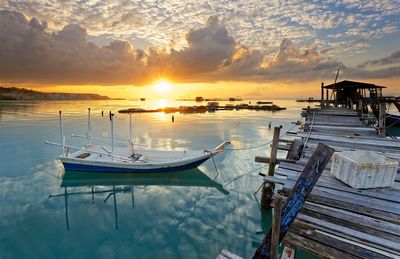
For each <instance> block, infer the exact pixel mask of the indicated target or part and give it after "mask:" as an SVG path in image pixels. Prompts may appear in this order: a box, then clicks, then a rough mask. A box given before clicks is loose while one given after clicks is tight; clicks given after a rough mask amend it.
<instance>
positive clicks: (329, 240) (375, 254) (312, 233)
mask: <svg viewBox="0 0 400 259" xmlns="http://www.w3.org/2000/svg"><path fill="white" fill-rule="evenodd" d="M290 232H293V233H296V234H298V235H301V236H304V237H307V238H309V239H311V240H313V241H315V242H319V243H321V244H324V245H327V246H330V247H333V248H335V249H337V250H340V251H346V253H349V254H351V255H353V256H356V257H361V258H393V257H389V256H390V255H393V254H391V253H388V252H386V251H382V250H377V249H375V248H373V247H370V246H367V245H361V244H360V243H358V242H351V241H350V240H343V239H342V238H339V237H338V236H335V235H332V234H330V233H327V232H325V231H321V230H316V229H313V228H312V226H310V225H309V224H306V223H304V222H302V221H299V220H296V221H295V222H294V224H293V225H292V226H291V228H290Z"/></svg>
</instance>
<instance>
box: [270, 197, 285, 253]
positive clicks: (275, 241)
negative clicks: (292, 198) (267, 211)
mask: <svg viewBox="0 0 400 259" xmlns="http://www.w3.org/2000/svg"><path fill="white" fill-rule="evenodd" d="M274 197H275V200H274V217H273V219H272V236H271V259H278V249H279V243H280V241H279V235H280V228H281V213H282V207H283V198H282V196H280V195H276V196H274Z"/></svg>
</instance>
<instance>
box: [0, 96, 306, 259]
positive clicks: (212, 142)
mask: <svg viewBox="0 0 400 259" xmlns="http://www.w3.org/2000/svg"><path fill="white" fill-rule="evenodd" d="M275 103H276V104H278V105H280V106H285V107H287V108H288V109H287V110H285V111H280V112H274V113H273V112H263V111H217V112H215V113H204V114H175V123H171V115H170V114H163V113H149V114H135V115H134V116H133V139H134V142H136V143H141V144H146V145H147V147H148V148H154V149H168V150H169V149H178V150H184V149H205V148H212V147H215V146H217V145H218V144H220V143H221V142H222V141H224V140H231V141H232V145H231V146H230V148H235V149H237V148H243V147H249V146H254V145H258V144H260V143H265V142H268V141H269V140H271V137H272V131H271V130H269V129H268V122H270V121H272V126H279V125H282V126H283V131H286V130H288V129H290V128H292V127H293V124H292V123H291V122H293V121H296V120H298V119H300V118H299V114H300V109H301V107H302V105H306V104H304V103H296V102H295V101H285V100H277V101H275ZM183 104H185V105H190V104H191V103H189V102H180V103H175V102H171V101H167V100H161V101H157V102H129V101H79V102H72V101H65V102H23V103H21V102H20V103H14V102H0V209H1V210H0V255H1V258H87V257H90V258H92V257H96V258H159V257H163V258H215V257H216V256H217V255H218V253H219V252H220V251H221V250H222V249H228V250H230V251H232V252H234V253H236V254H238V255H240V256H243V257H250V256H251V255H252V254H253V253H254V251H255V249H256V248H257V246H258V244H259V243H260V241H261V240H262V238H263V232H265V231H266V230H267V229H268V226H269V225H268V224H269V222H270V213H261V212H260V209H259V206H258V202H257V199H256V198H255V196H254V195H253V193H254V192H255V191H256V190H257V189H258V187H259V186H260V184H261V183H262V179H261V177H260V176H258V173H259V172H260V171H263V170H265V168H264V169H259V170H256V169H257V168H260V167H261V166H263V165H262V164H257V163H255V162H254V156H255V155H266V154H267V153H268V152H269V146H268V145H266V146H262V147H260V148H257V149H249V150H235V151H229V150H227V151H225V152H224V153H223V154H221V155H219V156H217V157H215V163H216V165H217V168H218V172H219V174H218V173H217V171H216V170H215V168H214V165H213V162H212V160H209V161H207V162H206V163H204V164H203V165H201V166H200V167H199V168H198V169H196V170H190V171H185V172H179V173H169V174H166V175H159V174H150V175H143V174H140V175H132V174H128V175H126V174H118V175H112V176H110V175H109V174H98V173H97V174H94V173H80V172H67V174H65V173H64V170H63V167H62V165H61V164H60V163H59V162H58V161H56V159H57V156H58V155H59V154H60V152H61V151H60V148H58V147H54V146H48V145H45V144H44V140H45V139H47V140H50V141H56V142H59V130H58V117H57V116H58V110H62V111H63V122H64V134H65V135H66V136H70V135H71V134H72V133H75V134H85V132H86V127H87V108H88V107H91V109H92V136H95V137H100V138H104V141H101V143H100V141H98V142H96V141H94V142H95V143H99V144H102V145H105V146H107V145H109V142H108V140H107V136H109V120H108V117H107V113H108V111H109V110H112V111H113V112H115V114H116V115H115V134H116V138H118V139H127V137H128V134H129V133H128V132H129V117H128V115H124V114H118V113H117V110H118V109H123V108H128V107H133V106H135V107H145V108H154V107H157V106H158V107H160V106H165V105H167V106H175V105H183ZM101 111H104V114H105V116H104V117H102V116H101ZM67 144H71V145H81V144H84V142H82V140H81V139H76V138H70V137H67ZM119 145H123V144H119ZM280 155H285V153H284V152H283V153H281V154H280ZM249 172H250V173H249ZM66 194H67V195H66ZM259 196H260V193H258V195H257V197H259Z"/></svg>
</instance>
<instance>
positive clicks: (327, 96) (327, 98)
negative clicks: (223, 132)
mask: <svg viewBox="0 0 400 259" xmlns="http://www.w3.org/2000/svg"><path fill="white" fill-rule="evenodd" d="M325 91H326V95H325V96H326V107H329V91H328V89H326V90H325Z"/></svg>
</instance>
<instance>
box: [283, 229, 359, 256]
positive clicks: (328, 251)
mask: <svg viewBox="0 0 400 259" xmlns="http://www.w3.org/2000/svg"><path fill="white" fill-rule="evenodd" d="M284 242H285V243H287V244H290V245H293V246H297V247H301V248H302V249H303V250H306V251H308V252H310V253H313V254H317V255H319V256H322V257H324V258H332V259H338V258H349V259H353V258H354V259H356V258H357V259H359V258H360V257H358V256H353V255H351V254H349V253H346V252H345V251H340V250H338V249H335V248H332V247H331V246H328V245H323V244H321V243H320V242H315V241H314V240H312V239H309V238H306V237H303V236H301V235H297V234H295V233H292V232H289V233H287V234H286V236H285V238H284Z"/></svg>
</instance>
